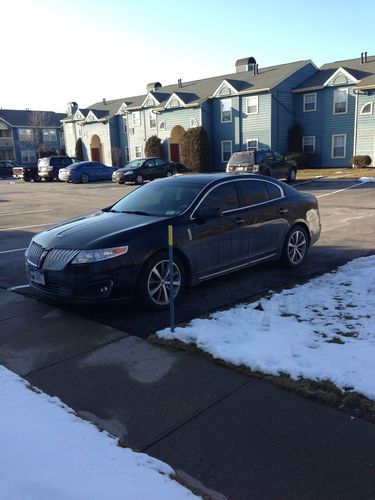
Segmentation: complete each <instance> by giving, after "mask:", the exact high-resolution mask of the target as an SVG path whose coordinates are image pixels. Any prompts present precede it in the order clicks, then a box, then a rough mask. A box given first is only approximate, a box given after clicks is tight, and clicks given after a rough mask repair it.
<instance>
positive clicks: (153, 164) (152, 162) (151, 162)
mask: <svg viewBox="0 0 375 500" xmlns="http://www.w3.org/2000/svg"><path fill="white" fill-rule="evenodd" d="M154 166H155V161H154V160H147V161H146V162H145V167H154Z"/></svg>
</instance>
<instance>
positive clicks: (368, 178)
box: [359, 177, 375, 182]
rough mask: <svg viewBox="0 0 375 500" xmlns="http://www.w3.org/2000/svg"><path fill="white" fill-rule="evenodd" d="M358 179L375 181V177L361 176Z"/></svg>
mask: <svg viewBox="0 0 375 500" xmlns="http://www.w3.org/2000/svg"><path fill="white" fill-rule="evenodd" d="M359 180H360V181H361V182H375V177H361V178H360V179H359Z"/></svg>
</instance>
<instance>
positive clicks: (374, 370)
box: [158, 256, 375, 399]
mask: <svg viewBox="0 0 375 500" xmlns="http://www.w3.org/2000/svg"><path fill="white" fill-rule="evenodd" d="M374 311H375V256H370V257H363V258H360V259H356V260H354V261H352V262H350V263H348V264H346V265H345V266H342V267H341V268H339V269H338V270H337V272H334V273H329V274H325V275H323V276H321V277H319V278H315V279H313V280H311V281H310V282H308V283H306V284H304V285H300V286H296V287H294V288H293V289H291V290H284V291H282V292H281V293H275V294H273V295H272V296H270V297H268V298H264V299H262V300H261V301H260V302H257V303H252V304H248V305H241V306H239V307H235V308H233V309H230V310H228V311H223V312H217V313H215V314H213V315H212V316H211V317H210V318H209V319H195V320H193V321H192V322H191V323H190V324H189V325H188V326H186V327H185V328H176V329H175V332H174V333H172V332H171V331H170V329H165V330H163V331H160V332H158V336H159V337H160V338H162V339H177V340H180V341H182V342H185V343H192V344H196V346H197V347H199V348H200V349H202V350H203V351H206V352H208V353H210V354H211V355H212V356H213V357H214V358H219V359H222V360H224V361H227V362H230V363H233V364H235V365H245V366H247V367H249V368H251V369H252V370H259V371H260V372H263V373H267V374H273V375H279V374H280V373H288V374H290V376H291V377H292V378H293V379H295V380H296V379H298V377H305V378H309V379H314V380H325V379H329V380H331V381H332V382H333V383H334V384H336V386H337V387H339V388H341V389H348V388H351V389H353V390H356V391H358V392H361V393H363V394H364V395H365V396H367V397H369V398H372V399H375V321H374Z"/></svg>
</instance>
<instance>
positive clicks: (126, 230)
mask: <svg viewBox="0 0 375 500" xmlns="http://www.w3.org/2000/svg"><path fill="white" fill-rule="evenodd" d="M162 220H165V217H157V216H148V215H147V216H146V215H136V214H122V213H113V212H101V211H100V212H95V213H92V214H88V215H85V216H83V217H82V218H78V219H74V220H68V221H65V222H62V223H61V224H59V225H57V226H53V227H51V228H49V229H47V230H46V231H43V232H42V233H39V234H38V235H36V236H35V237H34V241H35V242H36V243H38V244H39V245H42V247H43V248H46V249H51V248H65V249H71V250H76V249H77V250H81V249H86V250H91V249H95V248H111V247H115V246H119V245H121V244H124V243H126V241H125V240H124V237H130V232H132V231H133V230H136V229H137V228H140V227H142V226H145V225H152V224H156V223H158V222H159V221H162Z"/></svg>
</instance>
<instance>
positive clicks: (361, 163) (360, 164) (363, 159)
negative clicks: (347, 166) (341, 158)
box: [352, 155, 371, 168]
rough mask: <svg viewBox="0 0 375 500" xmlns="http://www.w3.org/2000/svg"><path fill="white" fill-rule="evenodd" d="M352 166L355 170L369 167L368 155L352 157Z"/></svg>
mask: <svg viewBox="0 0 375 500" xmlns="http://www.w3.org/2000/svg"><path fill="white" fill-rule="evenodd" d="M352 164H353V167H355V168H364V167H368V166H369V165H371V157H370V156H369V155H359V156H353V158H352Z"/></svg>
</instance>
